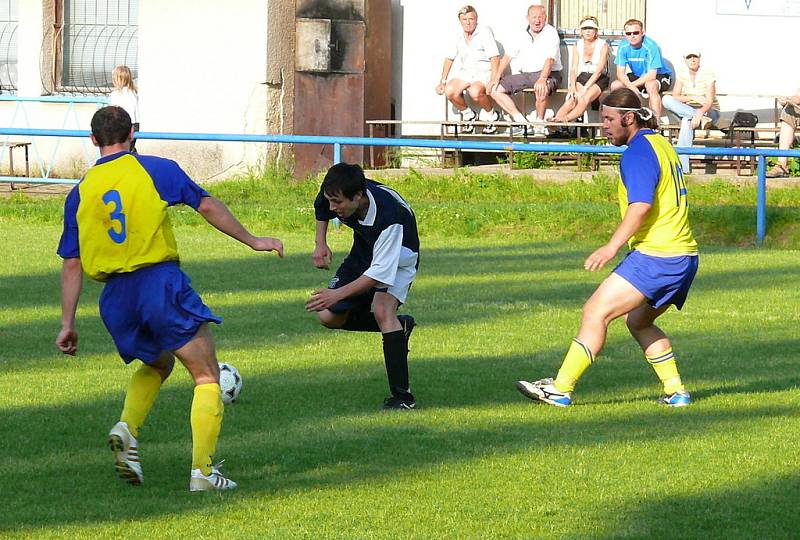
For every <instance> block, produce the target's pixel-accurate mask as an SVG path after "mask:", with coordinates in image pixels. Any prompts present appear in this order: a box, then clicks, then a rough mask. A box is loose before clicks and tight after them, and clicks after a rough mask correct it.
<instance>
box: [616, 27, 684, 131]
mask: <svg viewBox="0 0 800 540" xmlns="http://www.w3.org/2000/svg"><path fill="white" fill-rule="evenodd" d="M623 28H624V29H625V41H623V42H622V43H620V45H619V49H618V51H617V58H616V59H615V60H614V63H615V64H616V66H617V80H616V81H614V82H612V83H611V90H616V89H617V88H624V87H627V88H630V89H631V90H633V91H634V92H639V93H640V94H641V95H642V97H646V98H648V100H649V105H650V109H652V110H653V112H654V113H655V115H656V118H661V111H662V106H661V92H665V91H666V90H668V89H669V87H670V85H671V84H672V72H671V71H670V70H669V68H668V67H667V66H666V64H665V63H664V60H663V59H662V58H661V48H660V47H659V46H658V44H657V43H656V42H655V41H654V40H653V39H652V38H650V37H648V36H645V35H644V24H643V23H642V21H639V20H637V19H629V20H628V21H626V22H625V25H624V27H623ZM626 68H630V73H626V71H627V70H626Z"/></svg>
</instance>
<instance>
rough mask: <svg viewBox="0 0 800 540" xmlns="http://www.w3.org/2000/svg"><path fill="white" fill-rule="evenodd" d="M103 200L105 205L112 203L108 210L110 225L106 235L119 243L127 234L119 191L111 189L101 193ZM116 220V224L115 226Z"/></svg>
mask: <svg viewBox="0 0 800 540" xmlns="http://www.w3.org/2000/svg"><path fill="white" fill-rule="evenodd" d="M103 202H104V203H106V206H108V205H113V207H112V208H111V211H110V212H109V217H110V218H111V227H109V229H108V236H110V237H111V239H112V240H113V241H114V242H115V243H117V244H121V243H123V242H124V241H125V239H126V238H127V236H128V231H127V229H126V228H125V214H124V213H123V212H122V199H121V198H120V196H119V191H117V190H116V189H112V190H109V191H106V192H105V193H104V194H103ZM114 222H117V224H118V226H115V224H114Z"/></svg>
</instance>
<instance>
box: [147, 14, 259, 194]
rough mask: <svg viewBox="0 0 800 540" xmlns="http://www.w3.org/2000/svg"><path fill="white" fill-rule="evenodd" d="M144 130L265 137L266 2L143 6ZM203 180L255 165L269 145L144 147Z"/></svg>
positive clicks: (152, 143) (159, 144)
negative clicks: (249, 134)
mask: <svg viewBox="0 0 800 540" xmlns="http://www.w3.org/2000/svg"><path fill="white" fill-rule="evenodd" d="M139 5H140V7H139V66H140V69H139V81H138V82H139V96H140V98H139V105H140V112H141V124H142V127H141V129H142V131H177V132H197V133H259V134H260V133H264V132H265V127H266V111H265V109H266V95H267V87H266V85H265V78H266V69H267V68H266V65H267V1H265V0H235V1H233V2H225V3H220V2H218V1H217V0H170V1H169V2H164V1H161V0H140V4H139ZM137 147H138V148H139V149H140V151H142V152H145V153H146V152H152V153H159V154H161V155H166V156H169V157H173V158H174V159H177V160H178V161H179V162H180V163H181V164H182V165H184V167H185V168H186V169H187V170H188V171H190V173H191V174H193V175H194V176H195V177H198V178H199V179H203V178H208V177H213V176H217V175H224V174H228V173H229V172H231V171H232V170H237V169H242V168H244V167H246V166H247V165H248V164H254V163H256V161H257V160H258V158H259V156H261V155H263V154H265V153H266V146H265V145H264V144H255V143H249V144H245V143H189V142H168V141H158V142H156V141H141V143H137Z"/></svg>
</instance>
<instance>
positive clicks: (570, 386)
mask: <svg viewBox="0 0 800 540" xmlns="http://www.w3.org/2000/svg"><path fill="white" fill-rule="evenodd" d="M592 362H594V355H593V354H592V351H590V350H589V347H587V346H586V345H584V344H583V343H581V342H580V341H578V340H577V339H573V340H572V345H570V347H569V350H568V351H567V356H566V357H564V363H562V364H561V369H559V370H558V376H557V377H556V380H555V381H553V385H554V386H555V387H556V389H557V390H558V391H559V392H572V391H573V390H575V384H576V383H577V382H578V379H580V378H581V375H583V372H584V371H586V368H588V367H589V366H591V365H592Z"/></svg>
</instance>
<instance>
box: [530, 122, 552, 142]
mask: <svg viewBox="0 0 800 540" xmlns="http://www.w3.org/2000/svg"><path fill="white" fill-rule="evenodd" d="M549 134H550V132H549V131H548V130H547V126H545V125H544V124H543V123H542V122H538V123H536V124H533V136H534V137H536V138H537V139H544V138H545V137H547V136H548V135H549Z"/></svg>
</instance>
